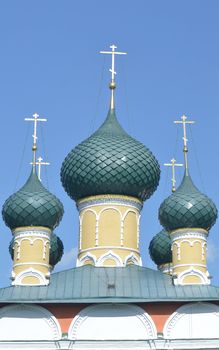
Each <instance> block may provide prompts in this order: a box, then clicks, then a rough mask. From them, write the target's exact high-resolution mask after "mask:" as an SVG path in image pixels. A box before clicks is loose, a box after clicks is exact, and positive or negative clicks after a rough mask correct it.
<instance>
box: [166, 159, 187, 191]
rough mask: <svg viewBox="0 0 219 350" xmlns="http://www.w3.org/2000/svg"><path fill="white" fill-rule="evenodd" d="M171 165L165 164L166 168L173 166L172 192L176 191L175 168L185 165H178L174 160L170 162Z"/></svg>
mask: <svg viewBox="0 0 219 350" xmlns="http://www.w3.org/2000/svg"><path fill="white" fill-rule="evenodd" d="M170 162H171V163H164V166H171V167H172V179H171V181H172V192H175V191H176V174H175V167H176V166H183V164H178V163H176V160H175V159H174V158H173V159H171V161H170Z"/></svg>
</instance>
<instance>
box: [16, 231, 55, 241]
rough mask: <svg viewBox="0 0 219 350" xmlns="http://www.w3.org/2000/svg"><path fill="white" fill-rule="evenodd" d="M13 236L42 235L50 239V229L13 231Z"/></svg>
mask: <svg viewBox="0 0 219 350" xmlns="http://www.w3.org/2000/svg"><path fill="white" fill-rule="evenodd" d="M13 233H14V238H22V237H29V236H34V237H43V238H48V239H50V236H51V231H43V230H26V231H17V232H16V231H14V232H13Z"/></svg>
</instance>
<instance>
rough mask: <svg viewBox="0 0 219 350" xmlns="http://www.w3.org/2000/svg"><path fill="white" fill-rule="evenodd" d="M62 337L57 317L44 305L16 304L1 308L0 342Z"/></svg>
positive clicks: (57, 338)
mask: <svg viewBox="0 0 219 350" xmlns="http://www.w3.org/2000/svg"><path fill="white" fill-rule="evenodd" d="M61 337H62V333H61V328H60V325H59V323H58V321H57V319H56V318H55V316H53V314H52V313H51V312H50V311H48V310H47V309H45V308H44V307H41V306H37V305H27V304H16V305H10V306H4V307H2V308H1V309H0V342H1V341H34V340H47V341H48V340H53V341H54V340H59V339H61Z"/></svg>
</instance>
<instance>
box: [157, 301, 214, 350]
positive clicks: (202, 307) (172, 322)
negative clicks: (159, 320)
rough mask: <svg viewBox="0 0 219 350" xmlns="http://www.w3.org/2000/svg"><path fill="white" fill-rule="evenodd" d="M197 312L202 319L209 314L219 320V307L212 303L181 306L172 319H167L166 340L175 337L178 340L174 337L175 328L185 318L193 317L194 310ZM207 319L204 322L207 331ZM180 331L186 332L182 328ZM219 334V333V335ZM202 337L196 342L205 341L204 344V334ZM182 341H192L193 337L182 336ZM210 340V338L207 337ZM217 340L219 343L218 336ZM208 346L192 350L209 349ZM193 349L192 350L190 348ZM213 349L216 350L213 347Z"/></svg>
mask: <svg viewBox="0 0 219 350" xmlns="http://www.w3.org/2000/svg"><path fill="white" fill-rule="evenodd" d="M195 309H196V310H197V311H196V312H197V313H198V314H199V315H200V317H201V316H202V315H204V314H208V313H211V314H212V315H215V316H216V317H218V318H219V306H217V305H215V304H211V303H204V302H198V303H188V304H185V305H182V306H180V307H179V308H178V309H177V310H176V311H175V312H174V313H173V314H172V315H170V317H169V318H168V319H167V321H166V323H165V325H164V330H163V334H164V338H165V339H171V338H173V337H174V340H176V335H173V331H174V327H175V326H176V324H177V323H178V322H179V321H180V320H181V319H182V318H183V317H188V316H190V317H191V316H192V314H193V313H194V310H195ZM207 322H208V320H207V317H206V320H203V326H204V328H205V329H208V327H207ZM218 325H219V320H218ZM180 329H181V330H182V332H183V331H184V329H183V328H181V327H180ZM216 332H217V328H216ZM217 334H218V333H217ZM201 335H202V336H201V337H200V338H201V339H200V338H196V339H194V341H195V342H197V343H198V342H199V341H203V343H204V339H205V337H204V334H203V333H202V334H201ZM179 336H180V339H181V340H182V339H183V340H185V341H186V339H188V340H189V341H192V339H191V338H192V336H191V334H189V336H188V335H187V336H186V334H185V335H182V334H180V335H179ZM206 338H208V339H209V337H206ZM214 339H215V340H216V339H217V342H218V341H219V337H218V336H217V338H216V337H215V338H214ZM209 340H210V341H212V340H213V339H209ZM208 348H209V347H208V345H204V344H203V347H202V346H201V347H198V345H197V347H196V346H195V347H192V349H208ZM186 349H187V348H186ZM190 349H191V348H190ZM213 349H216V348H214V347H213Z"/></svg>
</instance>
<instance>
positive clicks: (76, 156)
mask: <svg viewBox="0 0 219 350" xmlns="http://www.w3.org/2000/svg"><path fill="white" fill-rule="evenodd" d="M159 178H160V167H159V164H158V162H157V160H156V158H155V157H154V155H153V154H152V153H151V151H150V150H149V149H148V148H146V147H145V146H144V145H143V144H142V143H140V142H138V141H136V140H135V139H134V138H132V137H131V136H129V135H128V134H127V133H126V132H125V131H124V130H123V128H122V127H121V125H120V124H119V123H118V121H117V118H116V114H115V109H114V108H111V109H110V110H109V113H108V116H107V118H106V120H105V122H104V123H103V124H102V126H101V127H100V128H99V129H98V130H97V131H96V132H95V133H94V134H93V135H91V136H90V137H89V138H88V139H86V140H85V141H83V142H82V143H80V144H79V145H78V146H77V147H76V148H75V149H73V150H72V151H71V152H70V153H69V154H68V155H67V157H66V158H65V160H64V162H63V164H62V168H61V181H62V184H63V187H64V189H65V190H66V192H67V193H68V195H69V196H70V197H71V198H72V199H74V200H78V199H81V198H84V197H88V196H93V195H102V194H120V195H127V196H133V197H137V198H138V199H140V200H142V201H144V200H146V199H147V198H149V197H150V196H151V195H152V193H153V192H154V191H155V190H156V188H157V186H158V183H159Z"/></svg>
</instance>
